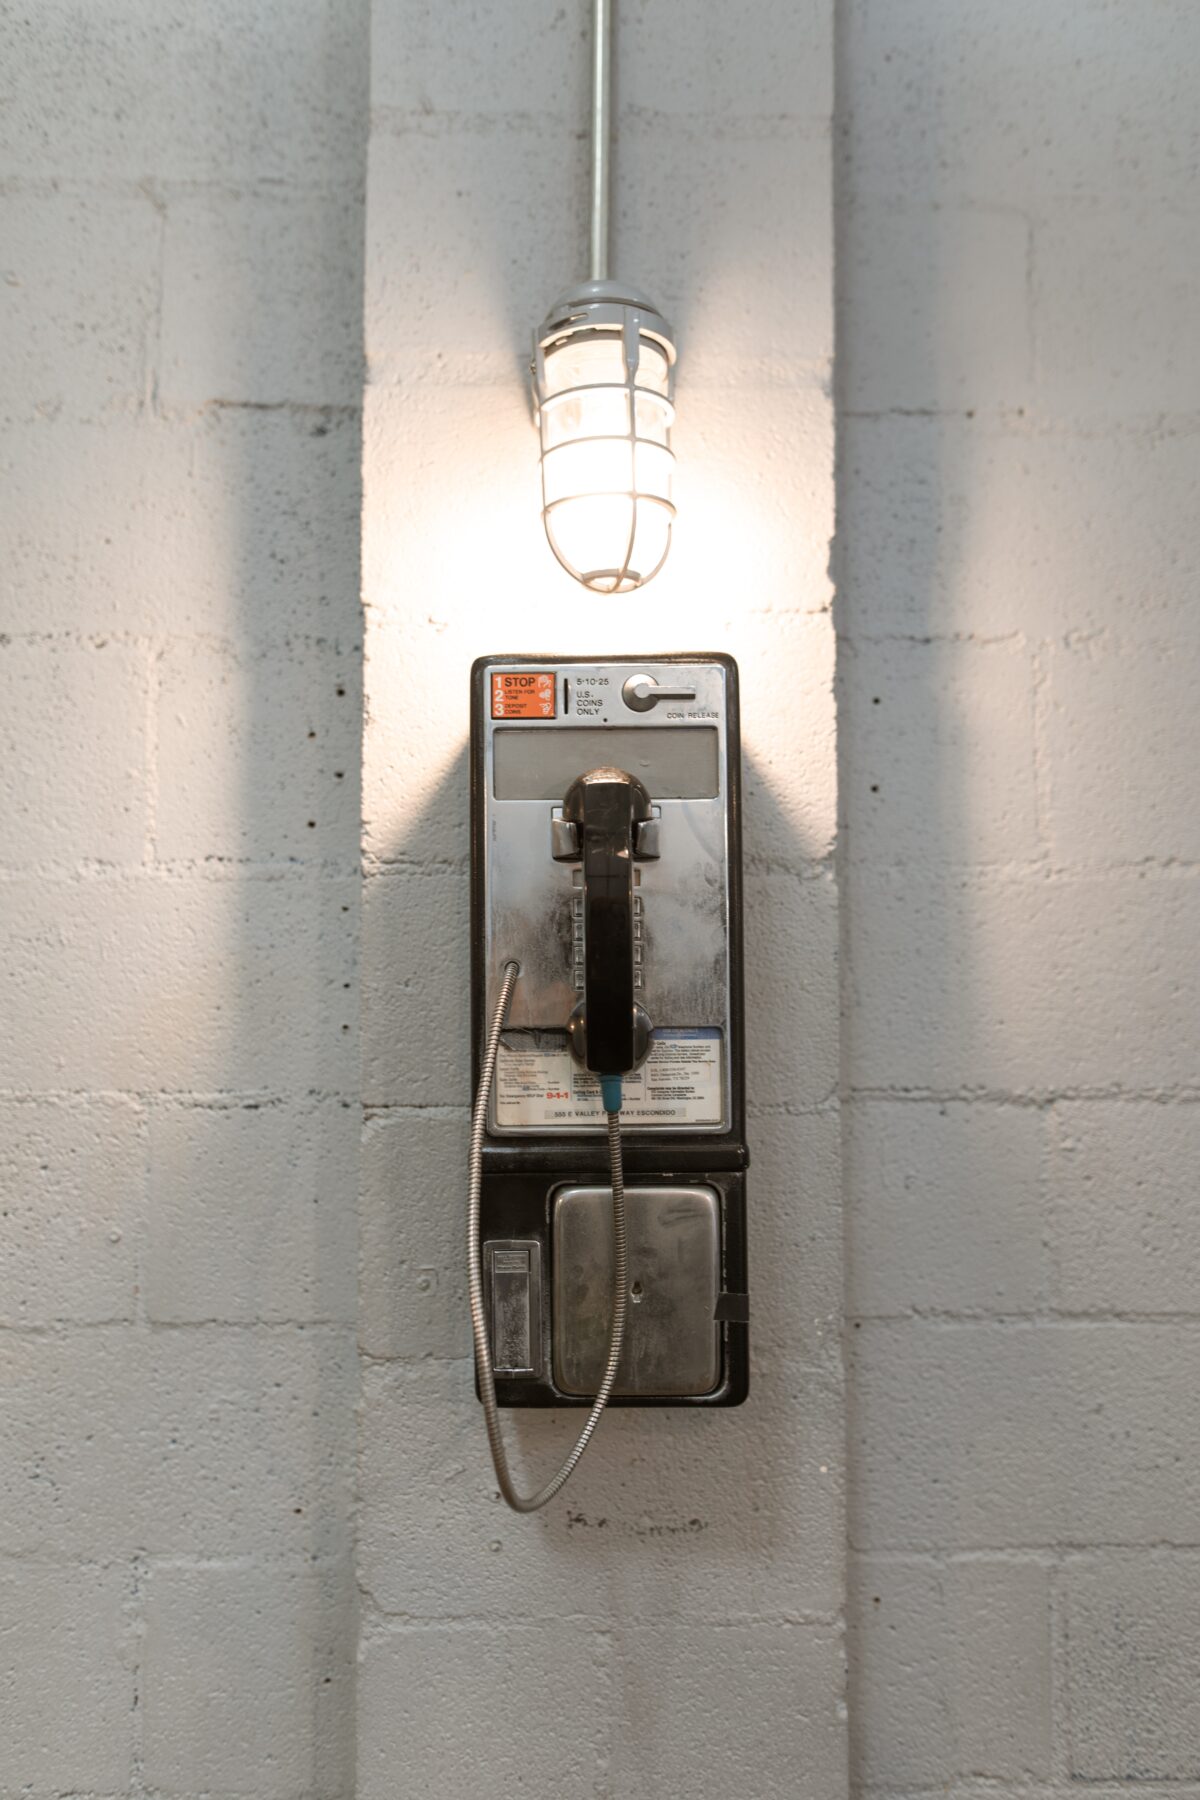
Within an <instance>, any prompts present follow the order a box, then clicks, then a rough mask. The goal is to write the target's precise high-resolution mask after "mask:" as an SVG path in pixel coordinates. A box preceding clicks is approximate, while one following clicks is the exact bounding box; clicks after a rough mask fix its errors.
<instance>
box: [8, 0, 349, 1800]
mask: <svg viewBox="0 0 1200 1800" xmlns="http://www.w3.org/2000/svg"><path fill="white" fill-rule="evenodd" d="M0 38H2V47H0V64H2V66H3V69H4V77H3V84H4V89H5V93H4V103H3V107H2V108H0V267H2V268H3V275H4V279H3V284H0V293H2V294H3V296H4V298H3V302H2V311H3V322H2V324H0V336H2V340H3V346H4V348H3V357H2V363H0V465H2V471H3V473H2V482H3V499H2V501H0V632H2V635H0V783H2V787H3V803H2V806H0V938H2V945H0V995H2V997H0V1018H2V1019H3V1030H2V1032H0V1182H2V1184H3V1200H2V1203H0V1396H2V1398H0V1792H2V1793H3V1794H5V1795H14V1796H15V1795H18V1794H20V1795H22V1796H29V1797H30V1800H47V1797H49V1796H52V1795H62V1794H76V1795H77V1794H82V1793H87V1794H97V1795H124V1794H163V1795H167V1794H169V1795H196V1794H200V1793H204V1794H207V1795H213V1796H218V1795H232V1794H242V1795H250V1794H252V1795H254V1796H256V1797H260V1800H299V1797H300V1796H302V1795H303V1796H305V1797H306V1800H314V1797H316V1796H321V1797H329V1800H333V1797H335V1796H344V1795H348V1794H349V1793H350V1792H351V1791H352V1788H353V1760H352V1757H353V1733H352V1718H351V1712H352V1703H353V1696H352V1689H351V1680H350V1676H351V1671H352V1668H353V1654H354V1629H355V1628H354V1583H353V1576H352V1572H351V1566H350V1527H349V1502H350V1494H351V1489H352V1459H353V1429H352V1424H351V1418H352V1408H353V1404H354V1394H355V1379H354V1345H353V1327H354V1317H355V1310H356V1294H355V1250H354V1223H353V1222H354V1211H355V1199H356V1187H357V1173H356V1165H357V1154H358V1152H357V1145H358V1108H357V1085H358V1075H357V1049H356V1039H357V998H358V997H357V991H356V982H355V946H356V937H357V915H358V879H357V875H358V817H359V805H358V788H359V739H360V724H359V721H360V686H361V683H360V659H359V643H360V632H359V603H358V579H357V565H358V511H359V493H358V489H359V482H358V437H359V406H360V394H361V368H360V363H361V325H360V295H361V249H360V242H361V220H362V209H361V192H362V170H363V159H364V149H365V134H364V128H363V108H364V105H365V71H366V20H365V8H364V7H363V6H359V5H353V4H347V0H288V4H286V5H272V4H264V3H263V0H241V3H239V0H207V3H206V4H204V5H200V6H195V5H182V4H176V3H174V0H168V3H166V4H164V3H163V0H102V3H100V4H94V3H93V0H61V3H59V4H53V5H46V6H35V7H4V8H0Z"/></svg>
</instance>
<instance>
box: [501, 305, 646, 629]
mask: <svg viewBox="0 0 1200 1800" xmlns="http://www.w3.org/2000/svg"><path fill="white" fill-rule="evenodd" d="M674 363H675V346H674V344H673V343H672V341H671V330H670V327H669V326H668V325H667V323H666V321H665V319H663V318H662V316H661V314H660V313H659V312H658V311H657V309H656V308H655V307H654V306H653V305H651V303H650V302H649V301H648V300H646V299H645V298H644V296H642V295H640V294H638V293H637V292H635V291H634V290H632V289H631V288H629V287H627V286H626V284H624V283H622V282H617V281H589V282H586V283H584V284H583V285H582V286H581V287H579V288H577V289H575V290H573V291H572V292H571V293H570V294H567V295H565V296H564V298H563V299H562V300H560V301H559V302H558V303H557V304H556V305H555V306H553V307H552V308H551V310H550V313H549V315H548V316H547V318H546V319H545V321H544V322H543V324H542V325H541V327H540V329H539V330H538V332H537V334H536V336H535V338H534V357H533V365H532V370H531V373H532V376H533V389H534V408H535V412H536V417H537V425H538V431H539V435H540V442H541V470H542V520H543V523H544V524H545V527H546V536H547V538H548V539H549V541H550V547H551V549H552V550H553V551H554V554H555V556H556V557H557V558H558V560H559V562H560V563H561V564H562V566H563V568H564V569H566V570H567V572H568V574H570V575H573V576H574V577H575V579H576V580H577V581H580V582H582V583H583V585H584V586H585V587H587V588H591V589H592V590H593V592H595V593H601V594H621V593H629V592H630V591H632V590H633V589H634V588H639V587H641V586H642V584H643V582H646V581H649V580H650V577H651V576H652V575H654V574H656V573H657V571H658V570H659V569H660V568H661V567H662V565H663V563H664V561H665V560H666V555H667V551H668V550H669V548H670V544H671V525H672V521H673V519H674V517H675V507H674V504H673V501H672V497H671V478H672V472H673V469H674V461H675V459H674V457H673V455H672V453H671V425H672V422H673V420H674V416H675V414H674V407H673V405H672V390H673V385H674Z"/></svg>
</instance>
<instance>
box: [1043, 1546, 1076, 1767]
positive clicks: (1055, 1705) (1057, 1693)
mask: <svg viewBox="0 0 1200 1800" xmlns="http://www.w3.org/2000/svg"><path fill="white" fill-rule="evenodd" d="M1062 1560H1063V1559H1062V1558H1061V1557H1059V1558H1058V1559H1056V1561H1055V1563H1054V1565H1053V1566H1052V1567H1051V1569H1050V1573H1049V1575H1048V1577H1047V1594H1048V1602H1049V1608H1050V1768H1051V1771H1052V1772H1053V1774H1054V1775H1055V1776H1056V1777H1057V1778H1058V1779H1059V1780H1062V1781H1068V1780H1069V1779H1070V1774H1071V1726H1070V1703H1071V1702H1070V1686H1069V1684H1068V1681H1067V1669H1068V1663H1067V1654H1068V1645H1067V1620H1066V1595H1065V1593H1064V1592H1063V1587H1062V1581H1061V1576H1060V1571H1061V1566H1062Z"/></svg>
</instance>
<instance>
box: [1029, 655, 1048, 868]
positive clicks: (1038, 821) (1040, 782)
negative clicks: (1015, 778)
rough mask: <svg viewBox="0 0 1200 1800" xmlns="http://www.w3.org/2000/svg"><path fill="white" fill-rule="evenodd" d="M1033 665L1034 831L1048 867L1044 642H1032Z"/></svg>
mask: <svg viewBox="0 0 1200 1800" xmlns="http://www.w3.org/2000/svg"><path fill="white" fill-rule="evenodd" d="M1030 665H1031V669H1032V673H1033V813H1034V833H1035V836H1036V838H1037V842H1038V845H1039V848H1040V850H1041V857H1040V861H1041V862H1042V864H1043V865H1044V866H1046V867H1047V868H1048V867H1049V866H1050V863H1051V841H1050V809H1051V792H1050V765H1051V757H1050V752H1049V747H1048V745H1047V741H1046V738H1047V717H1046V715H1047V707H1048V705H1049V681H1050V669H1049V663H1048V660H1047V656H1046V646H1045V644H1042V643H1034V644H1031V645H1030Z"/></svg>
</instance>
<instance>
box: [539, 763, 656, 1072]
mask: <svg viewBox="0 0 1200 1800" xmlns="http://www.w3.org/2000/svg"><path fill="white" fill-rule="evenodd" d="M562 816H563V821H564V823H566V824H569V825H572V826H573V827H574V833H575V835H574V841H573V843H570V844H568V847H567V850H566V853H565V854H564V852H563V851H562V850H561V849H556V850H555V853H554V854H555V856H556V857H557V858H558V859H559V860H560V861H576V860H578V861H579V863H580V867H581V868H582V871H583V946H584V958H583V999H582V1000H581V1001H580V1002H579V1004H578V1005H577V1006H576V1007H575V1008H574V1010H573V1011H572V1013H571V1016H570V1018H569V1019H568V1020H567V1036H568V1039H569V1041H570V1045H571V1049H572V1050H573V1051H574V1053H575V1059H576V1061H577V1062H579V1063H580V1064H582V1066H583V1067H584V1068H585V1069H591V1070H593V1071H594V1072H595V1073H596V1074H598V1075H604V1074H621V1075H624V1074H626V1073H628V1072H630V1071H632V1070H634V1069H640V1068H641V1066H642V1064H643V1063H644V1062H645V1060H646V1055H647V1052H648V1051H649V1049H650V1019H649V1016H648V1014H647V1012H646V1009H645V1007H643V1006H640V1005H639V1004H638V1002H637V1000H636V999H635V998H634V987H633V975H634V963H633V950H634V928H635V923H636V921H635V919H634V913H633V902H634V892H633V859H634V857H636V856H637V855H638V851H639V846H640V842H641V834H642V831H643V828H644V827H645V826H646V825H648V824H650V822H651V811H650V796H649V794H648V793H647V792H646V790H645V788H644V787H643V786H642V784H641V782H640V781H639V780H638V779H637V777H636V776H635V775H628V774H626V773H625V771H624V770H623V769H589V770H588V772H587V773H586V774H585V775H580V776H579V777H578V778H577V779H576V780H575V781H573V782H572V783H571V786H570V788H569V789H568V790H567V795H566V798H565V799H564V801H563V811H562Z"/></svg>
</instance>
